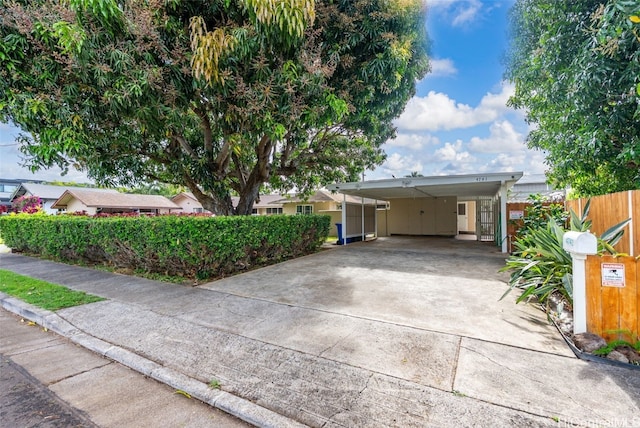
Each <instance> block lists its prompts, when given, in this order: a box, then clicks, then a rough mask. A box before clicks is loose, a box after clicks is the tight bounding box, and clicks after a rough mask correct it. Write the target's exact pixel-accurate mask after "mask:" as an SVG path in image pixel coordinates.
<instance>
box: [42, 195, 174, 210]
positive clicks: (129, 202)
mask: <svg viewBox="0 0 640 428" xmlns="http://www.w3.org/2000/svg"><path fill="white" fill-rule="evenodd" d="M52 208H54V209H60V210H66V211H67V212H69V213H72V212H82V211H85V212H86V213H87V214H89V215H94V214H98V213H107V214H116V213H130V212H136V213H140V214H169V213H171V212H174V211H179V210H180V207H179V206H178V205H176V204H175V203H173V202H171V201H170V200H169V199H167V198H165V197H164V196H160V195H137V194H129V193H119V192H114V193H111V192H100V191H96V189H69V190H66V191H65V192H64V193H63V194H62V196H60V198H59V199H58V200H57V201H56V202H55V203H54V204H53V205H52Z"/></svg>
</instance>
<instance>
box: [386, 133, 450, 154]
mask: <svg viewBox="0 0 640 428" xmlns="http://www.w3.org/2000/svg"><path fill="white" fill-rule="evenodd" d="M438 144H440V140H439V139H438V138H437V137H434V136H433V135H429V134H427V135H421V134H406V133H399V134H398V135H397V136H396V138H394V139H393V140H389V141H387V145H388V146H391V147H406V148H408V149H411V150H420V149H422V148H423V147H425V146H428V145H438Z"/></svg>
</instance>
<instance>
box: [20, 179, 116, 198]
mask: <svg viewBox="0 0 640 428" xmlns="http://www.w3.org/2000/svg"><path fill="white" fill-rule="evenodd" d="M65 190H91V191H93V192H103V193H105V192H106V193H118V191H117V190H115V189H97V188H88V187H70V186H53V185H51V184H39V183H20V185H19V186H18V188H17V189H16V190H15V191H14V192H13V194H12V195H11V200H14V199H15V198H17V197H20V196H23V195H25V194H27V193H29V194H30V195H33V196H38V197H40V199H48V200H54V201H55V200H56V199H58V198H60V196H62V194H63V193H64V192H65Z"/></svg>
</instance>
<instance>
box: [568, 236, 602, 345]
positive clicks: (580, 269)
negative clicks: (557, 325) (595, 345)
mask: <svg viewBox="0 0 640 428" xmlns="http://www.w3.org/2000/svg"><path fill="white" fill-rule="evenodd" d="M562 248H564V249H565V251H567V252H568V253H569V254H571V260H572V272H573V274H572V276H573V284H572V287H573V334H578V333H586V331H587V297H586V291H585V290H586V288H587V282H586V267H585V261H586V260H587V255H590V254H596V253H597V252H598V240H597V238H596V236H595V235H593V234H592V233H590V232H574V231H572V232H566V233H565V234H564V235H563V237H562Z"/></svg>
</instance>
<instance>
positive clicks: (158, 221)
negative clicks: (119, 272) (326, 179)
mask: <svg viewBox="0 0 640 428" xmlns="http://www.w3.org/2000/svg"><path fill="white" fill-rule="evenodd" d="M329 225H330V217H329V216H326V215H298V216H288V215H275V216H236V217H194V216H174V215H168V216H158V217H145V216H141V217H105V218H99V217H85V216H72V215H69V216H66V215H63V216H48V215H39V214H36V215H28V214H18V215H8V216H2V217H0V236H1V237H2V239H4V242H5V244H6V245H7V246H8V247H10V248H12V249H13V250H14V251H24V252H28V253H33V254H39V255H43V256H47V257H52V258H56V259H61V260H66V261H89V262H94V263H104V264H109V265H112V266H116V267H123V268H131V269H141V270H144V271H146V272H154V273H162V274H167V275H181V276H186V277H189V278H199V279H205V278H212V277H218V276H224V275H226V274H230V273H233V272H236V271H238V270H244V269H247V268H250V267H254V266H261V265H266V264H270V263H274V262H277V261H281V260H284V259H288V258H292V257H296V256H300V255H303V254H308V253H311V252H313V251H316V250H317V249H318V248H319V247H320V245H322V243H323V242H324V240H325V239H326V237H327V235H328V233H329Z"/></svg>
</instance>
